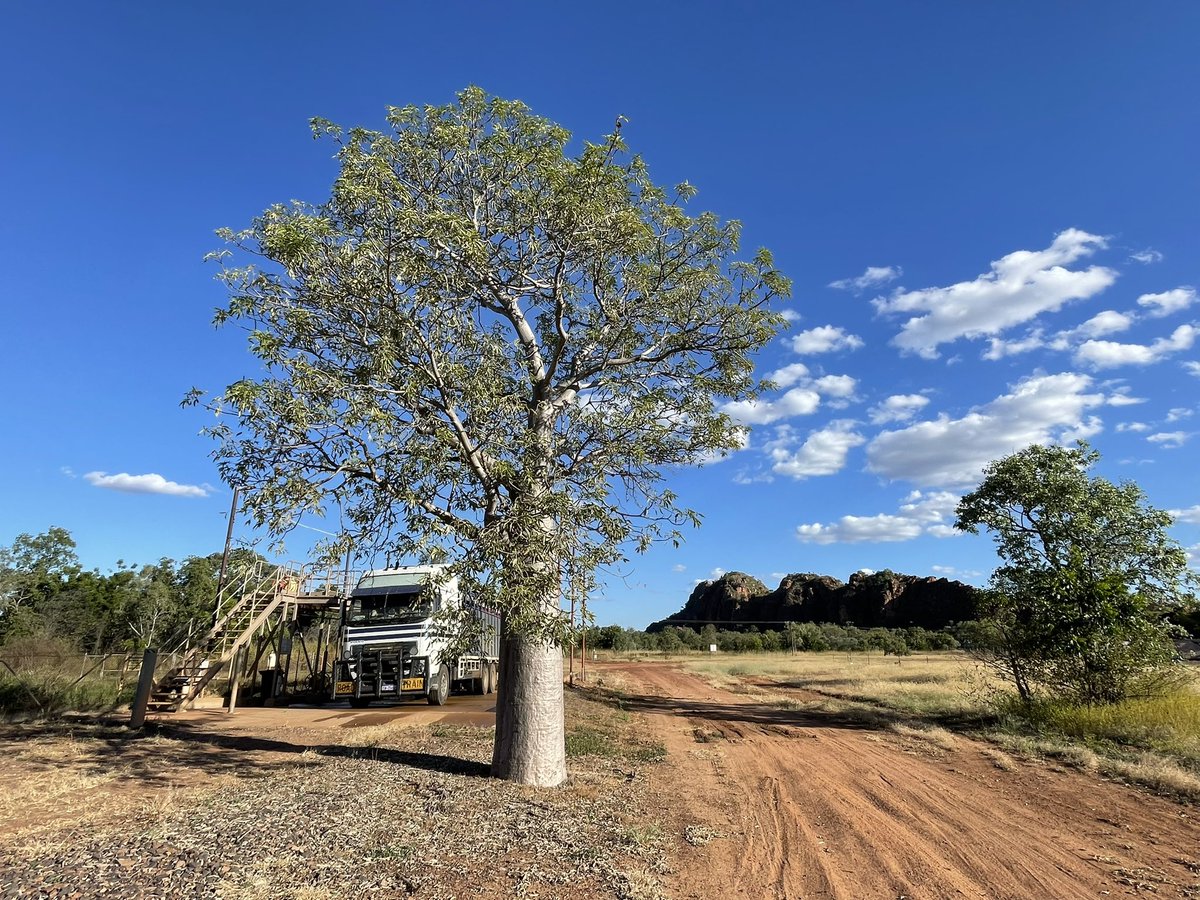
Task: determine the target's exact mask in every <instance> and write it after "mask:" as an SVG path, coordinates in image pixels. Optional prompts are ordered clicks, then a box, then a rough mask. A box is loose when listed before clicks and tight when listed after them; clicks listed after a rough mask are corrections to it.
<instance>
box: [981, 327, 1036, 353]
mask: <svg viewBox="0 0 1200 900" xmlns="http://www.w3.org/2000/svg"><path fill="white" fill-rule="evenodd" d="M1044 346H1046V341H1045V340H1044V339H1043V338H1042V332H1041V331H1040V330H1037V331H1031V332H1030V333H1029V334H1027V335H1026V336H1025V337H1023V338H1021V339H1020V340H1015V341H1006V340H1002V339H1001V338H991V339H990V340H989V341H988V348H987V349H986V350H985V351H983V358H984V359H988V360H997V359H1004V357H1006V356H1016V355H1017V354H1018V353H1028V352H1029V351H1030V350H1037V349H1039V348H1041V347H1044Z"/></svg>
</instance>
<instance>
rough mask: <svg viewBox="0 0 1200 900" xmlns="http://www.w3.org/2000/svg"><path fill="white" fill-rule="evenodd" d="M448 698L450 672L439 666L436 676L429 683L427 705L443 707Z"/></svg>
mask: <svg viewBox="0 0 1200 900" xmlns="http://www.w3.org/2000/svg"><path fill="white" fill-rule="evenodd" d="M449 697H450V670H449V669H448V668H446V667H445V666H439V667H438V670H437V674H436V675H435V676H434V677H433V679H432V680H431V681H430V683H429V705H430V706H445V705H446V701H447V700H448V699H449Z"/></svg>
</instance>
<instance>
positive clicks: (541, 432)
mask: <svg viewBox="0 0 1200 900" xmlns="http://www.w3.org/2000/svg"><path fill="white" fill-rule="evenodd" d="M387 122H388V128H387V130H385V131H371V130H366V129H362V128H354V129H350V130H349V131H343V130H342V129H340V128H338V127H336V126H334V125H332V124H331V123H329V122H326V121H324V120H314V122H313V130H314V134H315V135H316V136H319V137H328V138H330V139H332V140H333V141H334V142H336V144H337V146H338V151H337V159H338V162H339V166H340V172H339V174H338V176H337V178H336V181H335V182H334V184H333V189H332V194H331V196H330V197H329V199H328V200H327V201H325V202H323V203H321V204H319V205H309V204H305V203H292V204H290V205H279V206H273V207H271V208H270V209H268V210H266V212H264V213H263V214H262V216H261V217H259V218H258V219H256V220H255V221H254V223H253V225H252V226H251V227H250V228H249V229H247V230H245V231H241V232H238V233H233V232H229V231H226V232H224V233H223V236H224V237H225V238H226V240H227V241H228V243H229V245H230V246H229V247H228V248H227V249H226V250H224V251H221V253H220V254H217V255H218V257H219V258H221V259H222V261H223V278H224V280H225V282H226V284H227V285H228V287H229V290H230V294H231V299H230V302H229V304H228V306H227V307H226V308H225V309H223V310H222V311H220V312H219V313H218V317H217V318H218V321H219V322H225V321H237V322H239V323H242V324H244V326H245V327H246V328H247V329H248V331H249V334H250V345H251V348H252V351H253V352H254V354H255V355H257V356H258V357H259V359H260V360H261V361H262V364H263V367H264V369H263V373H262V374H261V375H260V376H257V377H252V378H246V379H243V380H241V381H238V382H236V383H234V384H231V385H230V386H229V387H228V388H227V389H226V390H225V391H224V393H223V395H222V396H221V397H220V398H218V399H216V400H215V402H214V405H215V406H217V407H218V408H220V409H221V410H223V412H224V413H225V414H224V415H222V416H221V418H220V420H219V424H218V425H217V426H216V427H215V428H214V429H213V432H214V434H215V436H216V437H217V438H218V439H219V441H220V444H219V449H218V450H217V451H216V456H217V459H218V461H219V463H220V465H221V470H222V474H223V476H224V477H225V478H226V479H227V480H228V481H229V482H230V483H235V484H239V485H242V486H244V487H245V488H246V489H247V490H246V494H245V496H246V498H247V499H246V501H245V505H246V507H247V509H248V510H249V512H250V513H251V514H252V516H253V519H254V521H256V522H257V523H259V524H260V525H263V526H266V527H268V528H269V529H271V530H273V531H274V532H278V533H283V532H286V531H287V529H288V528H290V527H291V526H292V525H293V523H294V522H295V521H296V517H297V516H298V515H299V514H301V513H303V512H307V511H318V512H319V511H321V510H327V509H335V508H336V510H337V511H338V515H339V516H340V518H339V522H340V527H341V531H342V534H341V535H340V540H341V545H342V546H347V545H349V544H353V545H354V546H356V547H357V548H359V549H360V550H362V549H366V548H371V549H376V548H379V549H384V550H385V551H386V552H387V554H388V556H389V558H391V559H398V558H402V557H407V558H410V559H422V560H439V559H445V560H449V561H450V562H452V563H453V564H454V566H455V568H456V571H457V572H458V574H459V576H460V577H461V578H463V579H464V581H465V583H466V585H467V586H468V589H469V590H471V591H472V592H473V593H474V594H475V595H476V596H478V597H481V598H483V599H485V600H486V601H487V602H489V603H491V604H494V605H495V606H496V607H498V608H499V609H500V611H501V613H502V623H503V625H502V636H501V637H502V650H501V654H502V656H501V671H502V673H503V677H502V678H501V682H500V691H499V697H498V704H497V728H496V745H495V751H494V756H493V771H494V773H495V774H496V775H498V776H500V777H504V778H510V779H513V780H516V781H520V782H524V783H529V784H537V785H556V784H559V783H561V782H562V781H563V780H564V779H565V777H566V766H565V753H564V747H563V743H564V742H563V710H562V653H561V650H560V645H561V642H562V640H563V637H564V633H565V628H566V627H568V626H567V623H566V622H565V621H564V616H563V615H562V612H561V597H562V596H563V593H564V592H567V593H568V594H570V595H573V596H576V597H578V596H585V595H586V594H587V593H588V592H589V591H590V590H591V589H592V588H593V587H594V574H593V573H594V572H595V570H596V568H597V567H598V566H600V565H603V564H605V563H610V562H613V561H614V560H617V559H618V558H620V557H621V555H622V553H623V552H624V550H625V548H627V547H629V546H633V547H635V548H645V547H646V546H649V545H650V544H651V543H652V542H653V541H655V540H660V539H678V536H679V529H680V528H681V527H682V526H683V525H684V524H687V523H694V522H695V521H696V520H697V515H696V514H695V513H694V512H692V511H690V510H687V509H682V508H680V507H679V506H678V505H677V503H676V498H675V496H674V495H673V494H672V493H671V492H670V491H669V490H668V489H666V488H665V487H664V486H663V483H662V482H663V474H664V472H665V470H667V469H668V468H669V467H673V466H680V465H688V464H694V463H699V462H704V461H706V460H711V459H713V458H714V457H716V456H719V455H721V454H723V453H725V452H727V451H730V450H732V449H735V448H737V447H738V446H739V445H740V444H741V443H742V442H743V440H744V435H743V433H742V431H741V430H740V429H739V428H738V426H737V425H736V424H735V423H734V422H733V421H731V420H730V419H729V418H728V417H727V416H725V415H723V414H722V413H721V412H720V405H721V403H722V402H723V401H728V400H737V399H747V398H752V397H753V396H755V394H756V392H757V390H758V389H759V388H760V387H761V385H760V384H758V383H757V382H756V380H755V378H754V375H753V365H752V360H751V357H752V354H753V353H754V352H755V351H756V350H758V349H759V348H761V347H762V346H763V345H764V344H765V343H766V342H767V341H769V340H770V339H771V338H772V337H773V336H774V335H775V334H776V333H777V331H778V330H779V329H780V328H781V327H783V324H784V321H783V319H782V317H781V316H780V315H779V314H778V313H777V312H773V311H772V310H771V309H770V304H771V302H772V300H774V299H776V298H779V297H781V296H784V295H786V294H787V293H788V290H789V284H788V281H787V280H786V279H785V278H784V277H783V276H782V275H781V274H780V273H779V272H778V271H776V270H775V268H774V266H773V264H772V260H771V257H770V255H769V254H768V253H767V252H766V251H765V250H760V251H758V252H757V253H756V254H755V255H754V256H753V257H752V259H750V260H745V261H735V259H734V257H735V255H736V253H737V251H738V236H739V226H738V223H736V222H722V221H721V220H720V219H718V217H717V216H715V215H712V214H711V213H701V214H699V215H696V216H691V215H689V214H688V213H687V212H685V209H684V207H685V204H686V202H687V201H688V200H689V199H690V198H691V196H692V195H693V193H694V191H693V189H692V188H691V187H690V186H689V185H687V184H681V185H679V186H677V187H676V188H674V189H673V190H665V189H663V188H662V187H659V186H657V185H655V184H654V182H652V181H651V180H650V177H649V175H648V173H647V169H646V166H645V164H644V163H643V161H642V159H641V158H640V157H638V156H636V155H629V154H628V153H627V150H626V147H625V145H624V143H623V141H622V139H621V137H620V128H621V120H620V119H618V120H617V127H616V129H615V132H614V133H613V134H612V135H609V136H608V137H606V138H604V139H603V140H602V141H600V142H598V143H586V144H584V145H582V146H581V147H580V148H579V149H578V150H577V151H571V150H569V148H568V144H569V141H570V135H569V134H568V132H567V131H566V130H564V129H563V128H562V127H561V126H559V125H556V124H554V123H552V122H550V121H547V120H546V119H543V118H539V117H537V116H534V115H533V114H531V113H530V111H529V110H528V109H527V108H526V107H525V106H524V105H523V104H521V103H519V102H514V101H508V100H503V99H499V98H494V97H490V96H488V95H486V94H485V93H484V92H483V91H481V90H479V89H477V88H469V89H467V90H465V91H463V92H462V93H460V94H459V95H458V98H457V102H455V103H452V104H450V105H447V106H440V107H433V106H427V107H423V108H418V107H414V106H409V107H404V108H392V109H390V110H389V112H388V116H387ZM247 254H249V255H250V256H253V257H256V259H254V260H251V261H249V262H248V264H246V265H237V264H236V263H237V262H239V261H241V260H242V259H244V257H245V256H246V255H247Z"/></svg>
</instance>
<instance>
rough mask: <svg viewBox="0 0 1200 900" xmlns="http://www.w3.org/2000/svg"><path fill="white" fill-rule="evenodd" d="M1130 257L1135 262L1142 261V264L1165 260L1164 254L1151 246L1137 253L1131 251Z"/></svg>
mask: <svg viewBox="0 0 1200 900" xmlns="http://www.w3.org/2000/svg"><path fill="white" fill-rule="evenodd" d="M1129 258H1130V259H1131V260H1133V261H1134V262H1140V263H1141V264H1142V265H1147V266H1148V265H1150V264H1151V263H1156V262H1162V261H1163V255H1162V254H1161V253H1159V252H1158V251H1157V250H1151V249H1150V248H1149V247H1147V248H1146V249H1145V250H1139V251H1137V252H1136V253H1130V254H1129Z"/></svg>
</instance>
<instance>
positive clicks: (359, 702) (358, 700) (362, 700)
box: [350, 697, 371, 709]
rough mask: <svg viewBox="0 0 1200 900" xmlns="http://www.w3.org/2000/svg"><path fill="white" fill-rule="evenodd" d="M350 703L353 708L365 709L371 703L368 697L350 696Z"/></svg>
mask: <svg viewBox="0 0 1200 900" xmlns="http://www.w3.org/2000/svg"><path fill="white" fill-rule="evenodd" d="M350 705H351V706H352V707H354V708H355V709H366V708H367V707H368V706H370V705H371V698H370V697H351V698H350Z"/></svg>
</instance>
